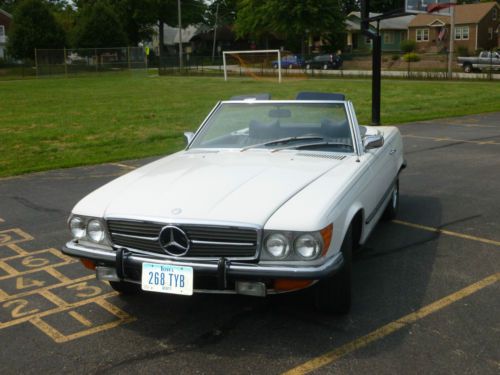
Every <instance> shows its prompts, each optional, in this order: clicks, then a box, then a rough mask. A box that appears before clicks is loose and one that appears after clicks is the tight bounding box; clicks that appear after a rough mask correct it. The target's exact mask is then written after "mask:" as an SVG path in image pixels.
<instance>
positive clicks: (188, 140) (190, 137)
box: [184, 132, 194, 146]
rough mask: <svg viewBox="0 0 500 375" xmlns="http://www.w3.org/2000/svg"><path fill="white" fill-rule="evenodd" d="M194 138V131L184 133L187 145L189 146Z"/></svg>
mask: <svg viewBox="0 0 500 375" xmlns="http://www.w3.org/2000/svg"><path fill="white" fill-rule="evenodd" d="M193 138H194V133H193V132H185V133H184V140H185V141H186V146H189V144H190V143H191V141H192V140H193Z"/></svg>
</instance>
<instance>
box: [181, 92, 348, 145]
mask: <svg viewBox="0 0 500 375" xmlns="http://www.w3.org/2000/svg"><path fill="white" fill-rule="evenodd" d="M190 148H239V149H241V151H245V150H248V149H251V148H266V149H273V150H281V149H292V148H296V149H308V148H309V149H311V150H316V151H318V150H319V151H336V152H349V153H350V152H353V151H354V150H353V141H352V134H351V130H350V127H349V121H348V118H347V114H346V109H345V104H344V103H343V102H328V103H324V102H323V103H314V102H311V103H304V102H251V101H249V102H246V103H242V102H224V103H222V104H221V105H220V106H219V107H218V108H217V109H216V110H215V112H214V113H213V114H212V115H211V116H210V118H209V119H208V120H207V122H206V123H205V125H204V126H203V127H202V129H201V131H200V132H199V133H198V134H197V136H196V137H195V139H194V140H193V142H192V144H191V145H190Z"/></svg>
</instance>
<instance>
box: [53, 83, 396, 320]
mask: <svg viewBox="0 0 500 375" xmlns="http://www.w3.org/2000/svg"><path fill="white" fill-rule="evenodd" d="M185 137H186V144H187V145H186V147H185V149H184V150H182V151H179V152H177V153H175V154H173V155H170V156H166V157H164V158H161V159H159V160H157V161H154V162H152V163H150V164H147V165H145V166H143V167H141V168H138V169H136V170H134V171H132V172H130V173H128V174H126V175H123V176H121V177H119V178H117V179H116V180H114V181H111V182H110V183H108V184H106V185H104V186H103V187H101V188H99V189H97V190H96V191H94V192H92V193H91V194H89V195H88V196H86V197H85V198H83V199H82V200H81V201H80V202H78V203H77V204H76V206H75V207H74V208H73V211H72V213H71V215H70V217H69V219H68V225H69V229H70V231H71V234H72V237H73V238H72V239H71V240H70V241H69V242H68V243H67V244H66V245H65V246H64V247H63V252H64V253H65V254H68V255H71V256H75V257H79V258H81V259H82V262H83V263H84V265H86V266H87V267H89V268H91V269H95V272H96V275H97V278H98V279H100V280H107V281H109V282H110V284H111V286H112V287H113V288H114V289H115V290H117V291H119V292H121V293H124V294H125V293H137V292H141V291H151V292H157V293H165V294H180V295H186V296H189V295H192V294H193V293H228V294H230V293H232V294H243V295H251V296H261V297H264V296H267V295H270V294H275V293H283V292H290V291H297V290H300V289H305V288H309V289H310V291H311V292H312V293H310V295H311V303H315V305H316V306H317V307H318V308H319V309H320V310H322V311H326V312H331V313H339V314H342V313H347V312H348V311H349V308H350V303H351V263H352V252H353V250H355V249H356V248H357V247H359V246H360V245H361V244H363V243H364V242H365V241H366V239H367V238H368V236H369V235H370V232H371V231H372V230H373V229H374V228H375V225H376V223H377V221H378V220H379V219H380V218H387V219H391V218H394V217H395V215H396V213H397V211H398V206H399V183H398V176H399V173H400V172H401V170H402V169H403V168H404V167H405V162H404V158H403V143H402V139H401V135H400V133H399V131H398V129H397V128H396V127H371V126H360V125H358V120H357V119H356V114H355V111H354V107H353V104H352V102H350V101H348V100H345V97H344V95H341V94H329V93H311V92H303V93H300V94H299V95H297V97H296V99H294V100H271V98H270V96H269V95H267V94H259V95H249V96H238V97H234V98H232V99H231V100H226V101H221V102H219V103H217V104H216V105H215V107H214V108H213V109H212V111H211V112H210V113H209V114H208V116H207V117H206V119H205V120H204V121H203V123H202V124H201V126H200V127H199V129H198V130H197V131H196V133H185Z"/></svg>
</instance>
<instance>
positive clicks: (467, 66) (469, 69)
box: [464, 64, 472, 73]
mask: <svg viewBox="0 0 500 375" xmlns="http://www.w3.org/2000/svg"><path fill="white" fill-rule="evenodd" d="M464 72H465V73H472V65H471V64H465V65H464Z"/></svg>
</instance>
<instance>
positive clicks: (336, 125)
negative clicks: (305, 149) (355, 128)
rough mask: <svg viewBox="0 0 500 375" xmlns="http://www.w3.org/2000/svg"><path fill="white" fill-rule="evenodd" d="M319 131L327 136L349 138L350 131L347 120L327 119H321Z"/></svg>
mask: <svg viewBox="0 0 500 375" xmlns="http://www.w3.org/2000/svg"><path fill="white" fill-rule="evenodd" d="M321 133H322V134H324V135H326V136H327V137H329V138H350V137H351V132H350V129H349V124H348V122H347V121H342V122H335V121H332V120H329V119H323V120H321Z"/></svg>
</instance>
